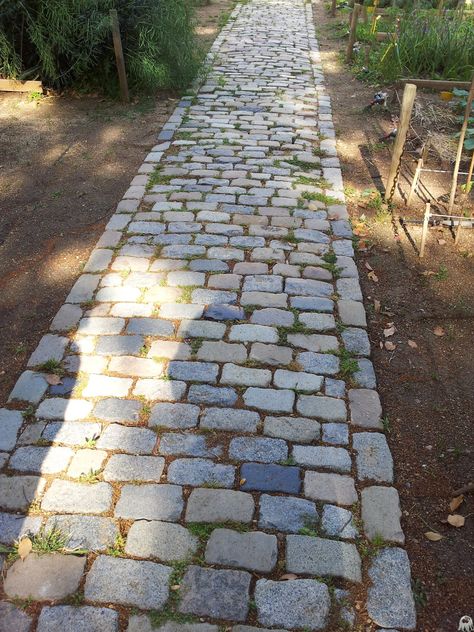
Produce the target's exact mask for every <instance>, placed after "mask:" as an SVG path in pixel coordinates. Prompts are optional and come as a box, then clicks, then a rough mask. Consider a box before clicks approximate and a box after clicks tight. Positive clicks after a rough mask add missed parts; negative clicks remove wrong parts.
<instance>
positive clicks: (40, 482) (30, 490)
mask: <svg viewBox="0 0 474 632" xmlns="http://www.w3.org/2000/svg"><path fill="white" fill-rule="evenodd" d="M45 484H46V481H45V479H44V478H39V476H3V475H0V505H1V506H2V508H3V509H18V510H19V511H26V510H28V509H29V508H30V505H31V503H32V502H33V500H34V499H35V498H37V497H38V496H40V495H41V494H42V493H43V490H44V487H45Z"/></svg>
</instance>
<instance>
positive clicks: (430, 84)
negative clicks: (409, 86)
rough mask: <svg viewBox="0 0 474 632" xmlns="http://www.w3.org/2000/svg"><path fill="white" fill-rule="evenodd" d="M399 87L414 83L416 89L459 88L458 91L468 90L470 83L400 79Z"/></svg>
mask: <svg viewBox="0 0 474 632" xmlns="http://www.w3.org/2000/svg"><path fill="white" fill-rule="evenodd" d="M398 83H399V84H401V85H404V84H405V83H414V84H415V86H417V87H418V88H428V89H429V90H440V91H442V90H452V89H453V88H459V89H460V90H469V88H470V87H471V82H470V81H442V80H438V79H411V78H410V79H400V81H399V82H398Z"/></svg>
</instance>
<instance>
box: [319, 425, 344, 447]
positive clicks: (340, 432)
mask: <svg viewBox="0 0 474 632" xmlns="http://www.w3.org/2000/svg"><path fill="white" fill-rule="evenodd" d="M322 440H323V441H324V443H332V444H334V445H347V444H348V443H349V429H348V426H347V424H336V423H327V424H323V436H322Z"/></svg>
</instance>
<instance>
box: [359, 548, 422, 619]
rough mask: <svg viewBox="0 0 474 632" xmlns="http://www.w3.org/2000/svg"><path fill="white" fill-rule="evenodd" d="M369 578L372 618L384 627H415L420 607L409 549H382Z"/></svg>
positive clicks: (369, 601) (370, 614)
mask: <svg viewBox="0 0 474 632" xmlns="http://www.w3.org/2000/svg"><path fill="white" fill-rule="evenodd" d="M369 578H370V580H371V581H372V585H371V587H370V588H369V593H368V598H367V613H368V615H369V617H370V618H371V619H372V621H374V623H376V624H377V625H379V626H382V627H384V628H392V627H396V628H401V629H403V630H415V629H416V610H415V602H414V599H413V593H412V589H411V576H410V561H409V559H408V555H407V552H406V551H404V550H403V549H400V548H397V547H393V548H386V549H382V550H381V551H380V552H379V553H377V555H376V556H375V558H374V559H373V561H372V564H371V566H370V568H369Z"/></svg>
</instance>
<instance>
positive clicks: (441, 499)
mask: <svg viewBox="0 0 474 632" xmlns="http://www.w3.org/2000/svg"><path fill="white" fill-rule="evenodd" d="M341 20H344V21H346V20H347V18H346V17H345V16H344V17H341V16H339V17H337V18H334V19H332V18H330V17H329V15H328V13H327V12H326V10H325V9H324V7H323V6H322V4H321V3H319V4H318V5H316V7H315V23H316V29H317V33H318V37H319V42H320V45H321V53H322V58H323V66H324V72H325V76H326V82H327V87H328V90H329V93H330V96H331V99H332V104H333V116H334V123H335V127H336V134H337V143H338V151H339V156H340V159H341V163H342V170H343V176H344V182H345V185H346V193H347V194H348V206H349V210H350V213H351V217H352V220H353V224H354V226H355V232H356V234H358V236H359V238H360V241H359V252H358V266H359V271H360V274H361V282H362V287H363V292H364V297H365V305H366V309H367V313H368V316H369V327H368V330H369V336H370V339H371V343H372V348H373V358H372V359H373V361H374V364H375V369H376V373H377V378H378V384H379V390H380V394H381V397H382V403H383V408H384V415H385V422H386V428H387V437H388V441H389V443H390V447H391V450H392V453H393V456H394V460H395V467H396V486H397V488H398V490H399V493H400V497H401V504H402V512H403V528H404V531H405V534H406V539H407V542H406V546H407V549H408V553H409V556H410V560H411V564H412V574H413V580H414V581H413V588H414V593H415V597H416V601H417V605H418V626H417V630H418V631H419V632H449V631H451V630H457V626H458V622H459V619H460V617H461V616H463V615H466V614H467V615H471V616H473V617H474V582H473V581H472V578H473V576H474V494H473V493H471V494H470V495H469V494H465V495H464V502H463V504H462V505H461V506H460V507H459V509H458V510H457V511H456V512H455V513H459V514H461V515H464V516H466V521H465V526H464V527H462V528H458V529H456V528H454V527H451V526H450V525H449V524H447V523H446V518H447V516H448V514H449V513H450V511H449V507H448V505H449V502H450V500H451V497H452V493H453V491H454V490H456V489H457V488H460V487H462V486H464V485H466V484H467V483H469V482H470V481H474V459H473V455H474V446H473V441H472V437H473V429H474V421H473V420H474V414H473V413H474V374H473V366H472V350H473V348H474V328H473V316H474V275H473V272H474V266H473V262H474V259H473V255H474V237H473V231H472V230H464V231H463V233H462V236H461V239H460V242H459V244H458V245H457V246H455V245H454V239H453V235H452V233H451V231H450V230H449V229H448V228H443V227H433V228H431V229H430V232H429V237H428V242H427V248H426V254H425V257H424V258H423V259H420V258H419V257H418V250H417V247H418V246H417V245H418V244H419V242H420V233H421V227H420V225H419V224H416V225H415V224H412V223H409V224H408V225H407V226H406V227H404V226H403V225H402V223H401V222H400V218H401V217H403V218H409V219H418V220H420V219H421V217H422V214H423V208H424V200H423V199H421V198H419V197H417V199H416V200H414V203H413V204H411V205H410V207H409V209H407V208H406V207H405V204H404V201H403V197H402V196H403V195H406V193H407V192H408V190H409V184H408V182H409V179H410V178H409V172H410V171H412V170H413V164H414V163H413V161H410V159H409V158H407V160H406V161H405V162H404V166H403V170H402V177H401V180H400V182H401V186H400V189H399V190H398V191H397V193H396V195H395V198H394V209H393V213H392V214H390V213H387V212H385V210H384V208H383V207H381V205H380V203H379V199H380V198H379V196H378V195H376V191H377V190H378V191H381V192H382V193H383V186H384V183H385V179H386V176H387V173H388V168H389V165H390V146H388V147H386V146H385V145H384V144H383V143H381V142H380V138H381V137H382V136H384V135H385V134H387V133H388V132H389V131H390V130H391V128H392V121H391V117H390V112H384V111H375V110H372V112H371V113H369V114H368V113H367V112H364V111H363V106H364V105H366V104H368V103H369V102H370V101H371V100H372V98H373V95H374V93H375V92H376V91H377V90H378V89H380V87H379V86H369V85H367V84H364V83H362V82H360V81H358V80H357V79H356V78H355V77H354V76H353V74H352V73H351V71H350V69H349V68H348V67H347V66H345V65H344V64H343V63H342V61H341V56H340V51H341V50H344V48H345V40H342V39H340V38H339V39H336V38H334V33H335V29H334V25H335V24H337V23H338V22H340V21H341ZM390 92H392V91H390ZM399 96H400V97H401V94H400V95H399ZM421 98H431V99H434V100H438V97H437V95H433V96H428V97H427V96H425V97H421ZM395 102H396V99H395ZM392 109H393V110H394V113H395V114H396V113H397V112H396V108H392ZM419 131H420V132H421V131H422V130H419ZM430 166H432V165H430ZM434 166H435V167H436V165H434ZM429 176H431V177H429ZM423 184H424V186H425V187H426V188H427V189H429V190H431V192H432V193H433V194H434V195H435V197H438V196H440V195H441V194H443V193H446V192H448V191H449V178H448V177H446V176H442V175H441V176H439V175H437V176H435V177H433V174H423ZM466 210H467V211H468V212H470V213H472V210H473V198H472V197H471V198H470V200H466V199H464V200H462V205H460V206H459V207H458V209H457V211H463V212H464V211H466ZM369 267H370V268H373V271H374V272H375V277H376V279H377V280H375V279H374V277H373V276H372V275H371V276H372V279H371V278H370V277H369V276H368V275H369V274H370V272H371V270H370V268H369ZM379 305H380V309H379ZM391 323H393V325H394V326H395V329H396V331H395V334H394V335H392V336H389V337H388V338H385V337H384V333H383V330H384V329H386V328H388V327H389V325H390V324H391ZM437 327H439V328H441V329H440V330H438V329H436V328H437ZM435 331H436V332H438V333H442V334H443V335H441V336H437V335H435V333H434V332H435ZM386 341H389V342H392V343H393V344H394V345H395V346H394V348H393V349H392V350H387V349H386V348H385V342H386ZM409 341H410V343H409ZM413 343H415V344H416V347H415V346H414V345H413ZM389 346H390V345H389ZM427 531H436V532H438V533H440V534H441V535H442V536H443V539H442V540H440V541H439V542H430V541H429V540H427V538H426V537H425V535H424V533H425V532H427ZM367 629H372V628H371V627H369V628H367Z"/></svg>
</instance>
